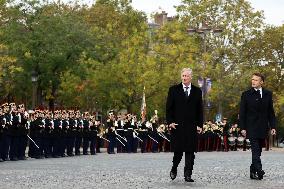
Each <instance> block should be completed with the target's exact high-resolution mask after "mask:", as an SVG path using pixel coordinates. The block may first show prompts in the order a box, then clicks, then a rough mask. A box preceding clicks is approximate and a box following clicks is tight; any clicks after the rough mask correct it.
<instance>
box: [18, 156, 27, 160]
mask: <svg viewBox="0 0 284 189" xmlns="http://www.w3.org/2000/svg"><path fill="white" fill-rule="evenodd" d="M18 159H19V160H27V157H25V156H24V157H19V158H18Z"/></svg>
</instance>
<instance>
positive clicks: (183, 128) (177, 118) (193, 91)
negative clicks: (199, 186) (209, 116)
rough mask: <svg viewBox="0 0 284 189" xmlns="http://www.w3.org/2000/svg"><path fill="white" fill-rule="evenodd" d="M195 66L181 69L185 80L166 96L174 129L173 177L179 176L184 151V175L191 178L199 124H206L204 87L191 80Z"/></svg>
mask: <svg viewBox="0 0 284 189" xmlns="http://www.w3.org/2000/svg"><path fill="white" fill-rule="evenodd" d="M191 79H192V70H191V69H190V68H184V69H183V70H182V71H181V80H182V83H180V84H178V85H174V86H172V87H170V89H169V92H168V98H167V107H166V118H167V123H168V125H169V127H170V129H171V151H172V152H174V157H173V166H172V169H171V171H170V177H171V179H172V180H174V179H175V178H176V176H177V167H178V165H179V163H180V161H181V159H182V156H183V152H185V167H184V179H185V181H186V182H194V180H193V179H192V178H191V175H192V171H193V165H194V158H195V155H194V152H196V151H197V149H196V146H197V127H202V125H203V108H202V107H203V104H202V92H201V90H200V89H199V88H198V87H196V86H194V85H192V84H191Z"/></svg>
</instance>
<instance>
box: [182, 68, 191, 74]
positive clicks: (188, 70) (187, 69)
mask: <svg viewBox="0 0 284 189" xmlns="http://www.w3.org/2000/svg"><path fill="white" fill-rule="evenodd" d="M183 72H189V75H192V69H190V68H183V69H182V70H181V72H180V73H181V74H182V73H183Z"/></svg>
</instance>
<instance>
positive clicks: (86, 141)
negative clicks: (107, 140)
mask: <svg viewBox="0 0 284 189" xmlns="http://www.w3.org/2000/svg"><path fill="white" fill-rule="evenodd" d="M89 146H90V114H89V112H85V113H84V119H83V155H88V148H89Z"/></svg>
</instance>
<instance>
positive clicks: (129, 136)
mask: <svg viewBox="0 0 284 189" xmlns="http://www.w3.org/2000/svg"><path fill="white" fill-rule="evenodd" d="M125 128H126V129H127V131H126V134H125V136H126V140H127V143H126V150H127V153H131V152H132V148H133V143H134V138H133V132H134V123H132V115H131V114H128V115H127V118H126V122H125Z"/></svg>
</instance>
